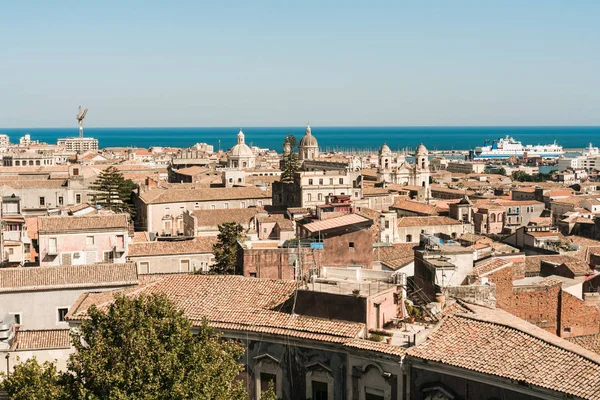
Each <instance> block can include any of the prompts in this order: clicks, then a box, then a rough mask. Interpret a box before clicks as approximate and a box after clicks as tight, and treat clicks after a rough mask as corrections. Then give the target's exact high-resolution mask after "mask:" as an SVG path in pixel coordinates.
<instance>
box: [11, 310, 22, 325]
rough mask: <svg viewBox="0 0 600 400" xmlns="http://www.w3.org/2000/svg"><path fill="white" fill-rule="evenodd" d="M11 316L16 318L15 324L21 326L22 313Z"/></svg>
mask: <svg viewBox="0 0 600 400" xmlns="http://www.w3.org/2000/svg"><path fill="white" fill-rule="evenodd" d="M9 314H10V315H12V316H13V317H14V318H15V324H17V325H21V323H22V322H21V320H22V318H21V313H9Z"/></svg>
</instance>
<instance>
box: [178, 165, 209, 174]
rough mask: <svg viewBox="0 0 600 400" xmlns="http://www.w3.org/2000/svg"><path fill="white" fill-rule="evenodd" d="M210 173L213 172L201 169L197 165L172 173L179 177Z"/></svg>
mask: <svg viewBox="0 0 600 400" xmlns="http://www.w3.org/2000/svg"><path fill="white" fill-rule="evenodd" d="M211 171H213V170H211V169H210V168H206V167H201V166H199V165H195V166H192V167H188V168H181V169H176V170H174V172H176V173H178V174H180V175H189V176H193V175H201V174H206V173H210V172H211Z"/></svg>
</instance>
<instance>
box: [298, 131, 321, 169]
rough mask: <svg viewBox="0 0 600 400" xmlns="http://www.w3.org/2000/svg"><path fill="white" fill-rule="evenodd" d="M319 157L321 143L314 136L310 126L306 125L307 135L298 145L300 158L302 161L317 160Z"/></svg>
mask: <svg viewBox="0 0 600 400" xmlns="http://www.w3.org/2000/svg"><path fill="white" fill-rule="evenodd" d="M318 157H319V143H318V142H317V138H316V137H314V136H313V135H312V130H311V129H310V125H306V133H305V134H304V136H302V139H300V144H299V145H298V158H299V159H300V160H315V159H317V158H318Z"/></svg>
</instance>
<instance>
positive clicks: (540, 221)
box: [530, 217, 552, 226]
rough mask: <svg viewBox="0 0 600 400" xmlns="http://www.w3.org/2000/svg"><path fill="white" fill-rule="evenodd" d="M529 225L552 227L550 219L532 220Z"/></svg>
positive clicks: (539, 218)
mask: <svg viewBox="0 0 600 400" xmlns="http://www.w3.org/2000/svg"><path fill="white" fill-rule="evenodd" d="M530 223H533V224H536V225H543V226H546V225H552V218H550V217H537V218H534V219H532V220H531V221H530Z"/></svg>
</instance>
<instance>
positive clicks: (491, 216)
mask: <svg viewBox="0 0 600 400" xmlns="http://www.w3.org/2000/svg"><path fill="white" fill-rule="evenodd" d="M490 222H496V214H490Z"/></svg>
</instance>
